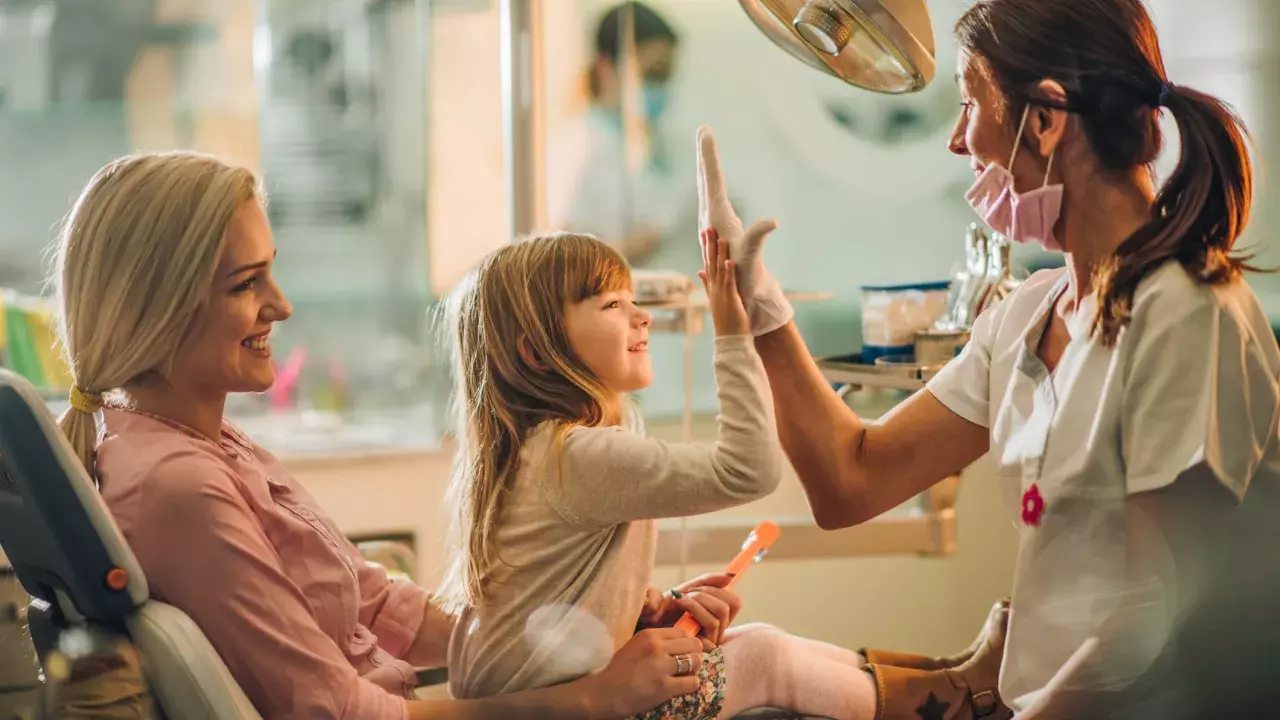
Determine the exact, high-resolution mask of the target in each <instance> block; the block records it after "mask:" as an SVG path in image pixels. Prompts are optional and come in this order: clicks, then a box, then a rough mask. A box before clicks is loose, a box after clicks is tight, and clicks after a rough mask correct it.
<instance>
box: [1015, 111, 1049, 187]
mask: <svg viewBox="0 0 1280 720" xmlns="http://www.w3.org/2000/svg"><path fill="white" fill-rule="evenodd" d="M1030 114H1031V104H1030V103H1027V106H1026V107H1024V108H1023V109H1022V120H1021V121H1020V122H1019V123H1018V136H1017V137H1016V138H1015V139H1014V141H1013V152H1012V153H1010V155H1009V172H1010V173H1012V172H1013V161H1014V160H1016V159H1017V158H1018V146H1019V145H1021V144H1022V131H1023V130H1026V128H1027V116H1028V115H1030ZM1057 154H1058V149H1057V148H1054V149H1053V152H1051V153H1049V164H1048V165H1046V166H1045V168H1044V181H1043V182H1041V183H1040V185H1041V186H1042V187H1047V186H1048V185H1049V173H1050V172H1052V171H1053V158H1054V157H1056V156H1057Z"/></svg>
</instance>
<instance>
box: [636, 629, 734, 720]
mask: <svg viewBox="0 0 1280 720" xmlns="http://www.w3.org/2000/svg"><path fill="white" fill-rule="evenodd" d="M698 679H699V680H701V681H702V684H701V685H700V686H699V687H698V689H697V690H696V691H694V692H691V693H689V694H688V695H681V696H680V697H677V698H672V699H670V700H668V701H666V702H664V703H662V704H661V705H659V706H658V707H656V708H653V709H652V710H649V711H647V712H643V713H640V714H639V715H635V716H634V717H632V718H631V720H715V719H716V717H717V716H719V715H720V710H721V709H723V708H724V683H725V677H724V651H723V650H722V649H720V648H718V647H717V648H714V649H712V650H710V651H709V652H704V653H702V667H700V668H698Z"/></svg>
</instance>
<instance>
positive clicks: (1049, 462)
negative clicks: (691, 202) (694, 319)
mask: <svg viewBox="0 0 1280 720" xmlns="http://www.w3.org/2000/svg"><path fill="white" fill-rule="evenodd" d="M1206 11H1207V8H1206ZM956 33H957V36H958V39H959V41H960V47H961V53H960V63H959V67H960V68H961V72H960V73H959V75H958V82H959V84H960V89H961V95H962V99H963V102H962V111H961V117H960V120H959V122H958V124H957V126H956V129H955V132H954V134H953V137H952V139H951V150H952V151H953V152H954V153H956V154H957V155H961V156H964V157H967V158H969V160H970V163H971V165H972V166H973V170H974V174H975V177H976V181H975V183H974V185H973V188H972V190H971V191H970V192H969V193H968V199H969V200H970V202H971V203H972V204H973V206H974V208H975V209H976V210H977V211H978V213H979V214H980V215H981V216H982V217H983V219H984V220H986V222H987V223H989V224H990V225H991V226H992V227H993V228H994V229H996V230H999V231H1001V232H1003V233H1005V234H1007V235H1009V236H1010V237H1011V238H1013V239H1014V240H1016V241H1018V242H1023V243H1037V244H1040V245H1042V246H1044V247H1046V248H1049V249H1057V250H1062V251H1063V252H1065V253H1066V255H1067V258H1066V260H1067V262H1066V267H1065V268H1061V269H1056V270H1049V271H1044V272H1040V273H1037V274H1035V275H1033V276H1032V277H1031V278H1030V279H1028V280H1027V281H1026V282H1025V283H1024V284H1023V285H1022V286H1021V287H1020V288H1019V289H1018V291H1017V292H1015V293H1014V294H1013V295H1011V296H1010V297H1009V298H1007V299H1006V300H1004V301H1003V302H1002V303H1001V304H999V305H998V306H996V307H994V308H993V309H991V310H989V311H987V312H986V313H985V314H984V315H982V317H980V318H979V319H978V321H977V323H976V324H975V326H974V328H973V332H972V339H971V340H970V342H969V344H968V346H967V347H966V348H965V350H964V351H963V352H962V353H961V354H960V355H959V356H958V357H957V358H956V359H955V360H954V361H952V362H951V363H949V364H948V365H947V366H946V368H945V369H944V370H943V371H942V372H941V373H939V374H938V375H937V376H936V377H935V378H934V379H933V380H932V381H930V382H929V384H928V387H927V388H926V389H925V390H923V391H921V392H919V393H917V394H916V395H914V396H913V397H911V398H910V399H908V400H906V401H905V402H903V403H902V404H901V405H899V406H898V407H897V408H896V409H895V410H894V411H893V412H892V413H890V414H889V415H888V416H886V417H884V418H882V419H881V420H879V421H878V422H875V423H870V424H868V423H864V422H863V421H862V420H860V419H859V418H858V417H856V416H855V415H854V414H853V413H852V412H851V411H850V409H849V408H848V407H846V406H845V405H844V404H843V403H842V402H841V401H840V400H839V399H838V398H836V396H835V395H834V394H833V393H832V392H831V389H830V385H828V383H827V382H826V381H825V380H824V379H823V378H822V375H821V374H820V372H819V371H818V369H817V367H816V366H815V364H814V362H813V360H812V359H811V356H810V354H809V352H808V351H807V350H806V348H805V345H804V342H803V341H802V339H801V337H800V334H799V332H798V331H797V329H796V327H795V325H794V323H793V322H791V316H792V313H791V309H790V307H789V306H788V305H787V304H786V301H785V299H784V298H782V297H781V296H780V294H779V292H778V286H777V283H776V282H775V281H773V280H772V278H771V277H770V276H769V274H768V272H767V271H766V270H765V268H764V266H763V264H762V263H761V261H760V259H759V257H760V248H761V244H762V242H763V239H764V237H765V236H766V235H767V234H768V232H769V231H770V230H771V229H772V228H773V224H772V223H771V222H767V221H766V222H761V223H757V224H756V225H753V226H752V227H751V228H748V229H746V230H744V229H743V226H742V223H741V222H740V221H739V220H738V219H737V217H736V215H735V214H734V212H733V209H732V207H731V206H730V204H729V203H728V201H727V200H726V199H725V195H724V187H723V182H722V180H721V178H720V171H719V165H718V161H717V159H716V157H715V154H714V153H715V145H714V141H713V140H712V139H711V138H710V136H709V134H708V133H705V132H704V133H703V134H702V136H701V137H700V144H699V149H700V155H701V165H702V174H701V177H700V180H701V183H700V185H701V191H702V199H703V203H704V204H703V209H704V215H703V222H704V223H705V224H709V225H712V226H714V227H715V228H716V229H717V230H718V231H719V233H720V235H721V237H723V238H726V239H727V241H728V242H729V244H730V247H731V250H732V253H733V256H734V258H735V259H736V260H737V262H738V266H739V268H740V271H739V272H740V278H741V279H740V280H739V286H740V288H741V291H742V294H743V296H744V299H746V302H747V307H748V310H749V312H750V314H751V318H752V325H753V328H752V329H753V333H754V334H756V336H757V340H756V342H757V347H758V349H759V351H760V355H761V357H762V359H763V361H764V364H765V367H766V369H767V371H768V375H769V380H770V383H771V386H772V391H773V395H774V401H775V403H776V406H777V416H778V426H779V433H780V435H781V439H782V443H783V445H784V447H785V448H786V451H787V454H788V456H789V457H790V459H791V461H792V463H793V465H794V466H795V469H796V471H797V473H798V474H799V476H800V479H801V481H802V482H803V484H804V487H805V490H806V492H807V494H808V497H809V501H810V505H811V507H812V509H813V512H814V516H815V518H816V520H817V522H818V524H819V525H821V526H822V527H824V528H828V529H830V528H842V527H847V526H851V525H856V524H858V523H862V522H865V521H867V520H870V519H872V518H874V517H876V516H877V515H879V514H881V513H883V512H885V511H886V510H889V509H891V508H893V507H895V506H897V505H899V504H900V503H902V502H904V501H906V500H908V499H909V498H911V497H912V496H914V495H916V494H917V493H919V492H921V491H923V490H925V489H926V488H928V487H929V486H931V485H933V484H934V483H935V482H938V481H939V480H941V479H942V478H944V477H946V476H948V475H950V474H952V473H955V472H958V471H960V470H961V469H963V468H965V467H966V466H968V465H969V464H970V463H972V462H974V461H975V460H977V459H978V458H979V457H981V456H982V455H983V454H985V453H988V452H990V454H991V457H992V459H993V460H994V464H995V467H996V471H997V475H998V482H999V483H1000V485H1001V487H1002V489H1003V491H1004V494H1005V495H1006V497H1007V499H1008V504H1009V506H1010V510H1011V511H1012V516H1013V519H1014V522H1015V523H1016V524H1017V525H1018V527H1019V554H1018V561H1017V567H1016V573H1015V578H1014V586H1013V594H1012V605H1011V610H1010V612H1009V613H1008V621H1007V635H1005V634H1004V633H1002V632H1000V629H999V628H995V632H994V634H993V638H995V641H994V642H996V644H998V641H999V640H1000V639H1003V640H1004V641H1005V644H1004V651H1003V663H1002V664H1001V667H1000V673H999V684H998V689H999V696H1000V698H1001V699H1002V700H1003V702H1004V703H1006V704H1007V705H1008V706H1010V707H1011V708H1013V709H1014V710H1015V711H1019V717H1091V718H1092V717H1125V718H1134V717H1137V718H1147V717H1158V718H1179V717H1257V716H1259V713H1261V714H1262V715H1265V716H1270V714H1269V712H1280V700H1274V699H1272V698H1270V697H1268V696H1267V693H1269V692H1271V691H1272V690H1273V689H1274V687H1275V684H1274V681H1275V680H1276V679H1280V665H1278V664H1277V663H1276V660H1275V658H1276V657H1277V654H1280V650H1277V649H1276V648H1277V647H1280V645H1278V644H1277V642H1276V640H1277V637H1276V636H1277V632H1276V626H1277V623H1276V622H1275V620H1274V612H1275V611H1274V608H1276V607H1280V601H1278V600H1280V598H1278V597H1277V593H1276V589H1277V578H1280V566H1278V563H1277V560H1276V557H1277V556H1280V550H1278V549H1277V548H1278V546H1280V545H1278V543H1277V538H1278V537H1280V536H1278V535H1277V532H1276V526H1280V503H1277V501H1276V497H1277V492H1276V488H1277V485H1278V484H1280V449H1278V444H1277V415H1278V398H1280V392H1278V385H1277V378H1278V377H1280V351H1278V350H1277V344H1276V340H1275V337H1274V335H1273V332H1272V329H1271V327H1270V326H1269V324H1268V321H1267V318H1266V316H1265V315H1264V313H1263V311H1262V308H1261V307H1260V306H1259V303H1258V300H1257V298H1256V297H1255V295H1254V293H1253V291H1252V290H1251V289H1250V288H1249V286H1248V285H1247V284H1246V283H1245V281H1244V280H1243V278H1242V274H1243V272H1244V271H1245V270H1246V269H1249V268H1248V266H1247V265H1246V258H1244V257H1242V256H1241V255H1240V254H1238V253H1236V251H1235V250H1234V246H1235V243H1236V240H1237V239H1238V237H1239V236H1240V234H1241V232H1242V231H1243V229H1244V226H1245V224H1246V221H1247V220H1248V217H1249V206H1250V202H1251V200H1252V171H1251V166H1250V161H1249V156H1248V153H1247V148H1246V137H1247V136H1246V131H1245V128H1244V127H1243V125H1242V124H1241V122H1240V120H1239V119H1238V118H1237V117H1236V116H1235V114H1234V113H1233V112H1232V111H1231V110H1230V109H1229V108H1228V107H1227V106H1226V105H1224V104H1223V103H1221V102H1219V101H1218V100H1217V99H1215V98H1213V97H1211V96H1209V95H1206V94H1204V93H1201V92H1198V91H1196V90H1193V89H1191V88H1187V87H1182V86H1178V85H1174V84H1173V83H1171V82H1169V79H1168V78H1167V76H1166V74H1165V70H1164V65H1163V61H1162V59H1161V55H1160V49H1159V45H1158V42H1157V38H1156V33H1155V29H1154V27H1153V25H1152V23H1151V20H1150V17H1149V16H1148V14H1147V11H1146V10H1145V8H1144V7H1143V6H1142V4H1141V2H1140V0H978V2H977V3H976V4H975V5H974V6H973V7H972V8H970V9H969V10H968V11H967V12H966V13H965V14H964V16H963V17H962V18H961V19H960V21H959V23H958V24H957V26H956ZM1161 112H1164V113H1168V115H1169V116H1170V117H1171V118H1172V119H1173V120H1174V121H1175V122H1176V123H1177V128H1178V135H1179V137H1180V140H1181V158H1180V162H1179V163H1178V165H1177V167H1176V169H1175V170H1174V171H1173V173H1172V175H1171V176H1170V177H1169V178H1168V180H1167V181H1166V182H1165V183H1164V184H1163V186H1160V187H1157V186H1156V183H1155V181H1154V179H1153V173H1152V172H1151V163H1152V162H1153V161H1154V160H1155V158H1156V156H1157V154H1158V153H1159V151H1160V148H1161V143H1162V137H1161V131H1160V127H1159V125H1158V122H1157V121H1158V117H1159V115H1160V113H1161ZM992 592H993V596H994V595H995V594H996V593H999V594H1003V592H1004V589H1003V588H992ZM907 664H910V663H907ZM869 670H870V671H871V672H872V673H873V675H875V676H876V679H877V682H878V685H879V687H880V688H881V699H880V700H881V701H880V708H879V716H880V717H897V716H901V717H948V718H951V717H974V716H982V714H983V712H985V707H986V706H985V705H983V702H984V701H989V700H990V696H989V695H987V696H985V697H980V696H982V695H983V693H981V692H980V691H981V690H984V689H985V688H980V687H973V686H972V685H973V683H974V682H976V681H975V680H974V677H975V676H974V675H972V674H969V675H966V674H965V673H964V672H949V671H943V670H939V668H937V667H932V668H924V667H923V666H920V667H917V668H914V669H911V670H909V671H906V670H903V669H901V668H896V667H892V666H884V665H880V666H878V665H874V664H873V665H870V666H869ZM925 670H929V671H936V672H925ZM912 673H914V674H912ZM944 681H945V682H944ZM947 683H950V685H949V686H947ZM948 688H950V689H948ZM926 693H927V694H926ZM948 693H950V694H948ZM1005 712H1007V711H1004V710H1003V709H1001V710H999V713H1000V715H1002V716H1005Z"/></svg>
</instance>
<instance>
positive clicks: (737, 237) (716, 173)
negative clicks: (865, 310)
mask: <svg viewBox="0 0 1280 720" xmlns="http://www.w3.org/2000/svg"><path fill="white" fill-rule="evenodd" d="M709 227H712V228H715V230H716V232H717V233H718V234H719V235H720V237H722V238H724V239H725V240H726V241H727V242H728V243H729V259H730V260H733V262H734V264H735V265H737V267H738V294H739V295H741V296H742V304H743V305H745V306H746V308H747V316H748V317H750V318H751V334H752V335H755V336H757V337H758V336H760V335H764V334H766V333H771V332H773V331H774V330H777V329H778V328H780V327H782V326H783V325H786V324H787V323H788V322H790V321H791V318H792V317H793V316H794V315H795V311H794V310H793V309H792V308H791V303H790V302H788V301H787V298H786V296H785V295H783V293H782V286H781V285H779V284H778V281H777V280H775V279H774V278H773V276H772V275H770V274H769V270H768V269H766V268H765V266H764V257H763V253H762V251H763V250H764V239H765V238H766V237H768V236H769V233H771V232H773V231H774V229H775V228H777V227H778V223H776V222H774V221H773V220H757V221H756V222H755V223H753V224H752V225H751V227H749V228H743V227H742V221H741V220H739V219H738V214H737V213H735V212H734V211H733V205H731V204H730V203H729V196H728V194H727V193H726V191H725V187H724V175H723V174H722V173H721V172H720V157H719V155H718V154H717V153H716V139H715V137H714V136H713V135H712V134H711V128H708V127H700V128H698V229H699V230H700V231H701V230H705V229H706V228H709Z"/></svg>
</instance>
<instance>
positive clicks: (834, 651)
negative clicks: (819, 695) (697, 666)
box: [725, 623, 867, 670]
mask: <svg viewBox="0 0 1280 720" xmlns="http://www.w3.org/2000/svg"><path fill="white" fill-rule="evenodd" d="M757 632H765V633H770V632H772V633H777V632H782V631H781V630H779V629H778V628H775V627H773V626H772V625H766V624H764V623H751V624H748V625H739V626H738V627H733V628H730V629H729V631H728V632H726V633H725V642H728V641H729V640H730V639H732V638H736V637H738V636H740V635H749V634H751V633H757ZM787 637H789V638H791V641H792V642H794V643H796V644H797V646H799V647H803V648H805V652H808V653H812V654H813V655H815V656H817V657H824V658H826V659H828V660H830V661H831V662H836V663H840V664H841V665H852V666H853V667H854V668H855V669H857V670H861V669H862V667H863V666H864V665H866V664H867V659H866V658H865V657H863V656H862V653H859V652H854V651H853V650H847V649H845V648H842V647H840V646H839V645H832V644H831V643H825V642H822V641H821V640H810V639H809V638H805V637H799V636H797V635H787Z"/></svg>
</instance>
